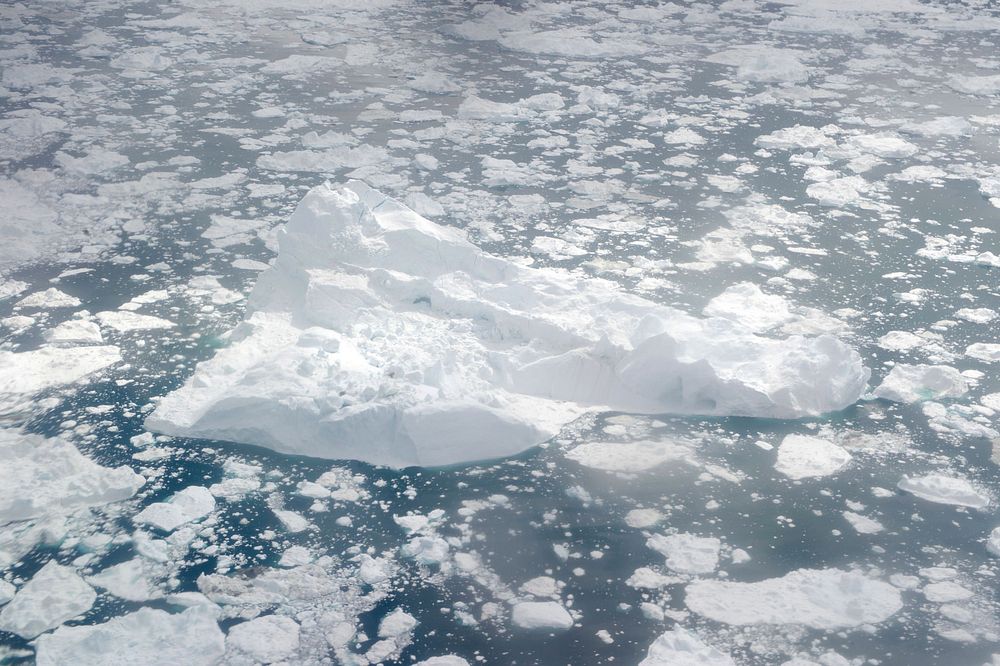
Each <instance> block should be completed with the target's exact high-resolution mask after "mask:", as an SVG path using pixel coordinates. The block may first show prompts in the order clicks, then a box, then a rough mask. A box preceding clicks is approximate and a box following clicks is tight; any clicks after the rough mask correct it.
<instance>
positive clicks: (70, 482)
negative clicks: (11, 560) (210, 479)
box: [0, 428, 145, 525]
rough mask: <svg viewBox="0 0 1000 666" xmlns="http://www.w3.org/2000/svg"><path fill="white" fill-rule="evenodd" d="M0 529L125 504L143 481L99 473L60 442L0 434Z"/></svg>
mask: <svg viewBox="0 0 1000 666" xmlns="http://www.w3.org/2000/svg"><path fill="white" fill-rule="evenodd" d="M0 459H2V460H3V464H2V465H0V525H5V524H7V523H10V522H13V521H20V520H28V519H32V518H41V517H43V516H47V515H65V514H69V513H71V512H73V511H76V510H78V509H83V508H87V507H95V506H101V505H103V504H108V503H111V502H119V501H121V500H125V499H128V498H129V497H131V496H132V495H134V494H135V493H136V491H137V490H138V489H139V488H140V487H141V486H142V485H143V483H145V479H144V478H143V477H142V476H140V475H138V474H136V473H135V472H133V471H132V470H131V469H129V468H128V467H116V468H114V469H112V468H108V467H102V466H100V465H98V464H97V463H95V462H93V461H92V460H90V458H88V457H86V456H85V455H83V454H82V453H80V452H79V451H78V450H77V448H76V447H75V446H73V444H71V443H70V442H68V441H66V440H64V439H62V438H46V437H41V436H40V435H34V434H28V433H20V432H17V431H14V430H10V429H6V428H4V429H0Z"/></svg>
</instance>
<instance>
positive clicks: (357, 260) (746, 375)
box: [147, 181, 869, 466]
mask: <svg viewBox="0 0 1000 666" xmlns="http://www.w3.org/2000/svg"><path fill="white" fill-rule="evenodd" d="M279 240H280V252H279V255H278V258H277V259H276V261H275V263H274V266H273V267H272V268H270V269H268V270H266V271H264V272H263V273H262V274H261V277H260V280H259V281H258V283H257V286H256V287H255V289H254V291H253V293H252V295H251V297H250V301H249V311H248V314H247V317H246V319H245V321H244V322H243V323H242V324H240V325H239V326H238V327H237V328H236V329H234V330H233V331H232V332H231V333H230V334H229V336H228V340H229V346H228V347H227V348H224V349H222V350H221V351H220V352H219V353H218V354H217V355H216V356H215V358H213V359H211V360H209V361H207V362H204V363H202V364H200V365H199V366H198V369H197V371H196V373H195V375H194V376H193V377H192V378H191V379H190V380H189V381H188V382H187V383H186V384H185V385H184V386H183V387H182V388H180V389H179V390H177V391H175V392H173V393H171V394H170V395H168V396H166V397H165V398H163V399H162V401H161V402H160V403H159V404H158V405H157V407H156V410H155V411H154V412H153V413H152V414H151V416H150V417H149V418H148V420H147V427H148V428H150V429H151V430H154V431H158V432H163V433H167V434H172V435H178V436H190V437H202V438H213V439H223V440H231V441H238V442H244V443H252V444H257V445H262V446H266V447H269V448H273V449H276V450H279V451H283V452H287V453H295V454H304V455H312V456H317V457H325V458H351V459H359V460H364V461H368V462H372V463H376V464H385V465H392V466H407V465H446V464H453V463H460V462H465V461H470V460H480V459H487V458H493V457H500V456H504V455H509V454H512V453H516V452H518V451H521V450H524V449H526V448H528V447H530V446H533V445H535V444H538V443H540V442H543V441H545V440H546V439H548V438H550V437H551V436H553V435H554V434H555V433H556V432H558V430H559V429H560V427H561V426H562V425H564V424H566V423H567V422H569V421H571V420H573V419H574V418H576V417H577V416H578V415H579V414H581V413H582V411H583V409H584V408H585V407H598V408H602V407H603V408H611V409H615V410H621V411H627V412H641V413H664V412H674V413H690V414H705V415H745V416H759V417H770V418H798V417H804V416H813V415H817V414H822V413H824V412H829V411H833V410H838V409H841V408H843V407H845V406H847V405H849V404H851V403H853V402H854V401H855V400H857V399H858V397H859V396H860V395H861V392H862V391H863V389H864V388H865V385H866V383H867V380H868V375H869V373H868V370H867V369H866V368H865V367H864V366H863V365H862V362H861V358H860V357H859V356H858V354H857V353H856V352H855V351H853V350H852V349H850V348H849V347H848V346H846V345H845V344H843V343H841V342H840V341H839V340H837V339H836V338H834V337H832V336H829V335H820V336H818V337H802V336H792V337H788V338H785V339H781V340H778V339H772V338H765V337H760V336H757V335H755V334H754V333H752V332H751V331H750V330H748V329H747V328H745V327H744V326H741V325H740V324H738V323H736V322H732V321H728V320H726V319H722V318H707V319H702V318H697V317H693V316H690V315H687V314H685V313H683V312H680V311H678V310H675V309H672V308H669V307H664V306H661V305H657V304H655V303H652V302H650V301H648V300H645V299H643V298H640V297H637V296H633V295H630V294H627V293H625V292H623V291H622V290H621V289H620V288H619V287H618V286H617V285H615V284H613V283H611V282H608V281H605V280H602V279H597V278H587V277H580V276H577V275H574V274H571V273H569V272H566V271H563V270H558V269H551V268H530V267H525V266H522V265H519V264H516V263H514V262H511V261H508V260H505V259H502V258H499V257H495V256H492V255H489V254H486V253H485V252H483V251H482V250H480V249H479V248H477V247H476V246H475V245H472V244H471V243H469V242H468V241H467V240H465V238H464V237H463V235H462V234H461V233H459V232H458V231H457V230H455V229H450V228H446V227H442V226H438V225H436V224H434V223H432V222H430V221H428V220H426V219H424V218H422V217H420V216H419V215H417V214H416V213H414V212H413V211H411V210H409V209H407V208H405V207H404V206H402V205H401V204H399V203H397V202H396V201H394V200H392V199H390V198H388V197H386V196H385V195H383V194H381V193H379V192H377V191H375V190H374V189H371V188H370V187H368V186H366V185H365V184H363V183H360V182H357V181H352V182H350V183H349V184H348V185H347V186H346V187H341V188H335V187H332V186H330V185H329V184H327V185H323V186H320V187H317V188H314V189H313V190H312V191H310V192H309V193H308V194H307V195H306V197H305V198H304V199H303V201H302V202H301V203H300V204H299V206H298V208H297V209H296V211H295V213H294V214H293V215H292V217H291V219H290V221H289V222H288V224H287V225H286V227H285V228H284V229H283V230H282V231H281V232H280V234H279Z"/></svg>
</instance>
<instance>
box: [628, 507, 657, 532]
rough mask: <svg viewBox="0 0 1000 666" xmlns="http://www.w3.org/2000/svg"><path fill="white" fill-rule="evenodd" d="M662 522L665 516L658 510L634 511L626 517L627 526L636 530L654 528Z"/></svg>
mask: <svg viewBox="0 0 1000 666" xmlns="http://www.w3.org/2000/svg"><path fill="white" fill-rule="evenodd" d="M661 520H663V514H662V513H660V512H659V511H657V510H656V509H632V510H631V511H629V512H628V513H627V514H626V515H625V524H626V525H628V526H629V527H634V528H636V529H642V528H644V527H652V526H653V525H655V524H656V523H658V522H660V521H661Z"/></svg>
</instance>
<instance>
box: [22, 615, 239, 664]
mask: <svg viewBox="0 0 1000 666" xmlns="http://www.w3.org/2000/svg"><path fill="white" fill-rule="evenodd" d="M224 653H225V636H224V635H223V633H222V630H221V629H219V625H218V623H217V622H216V611H213V609H212V606H211V605H198V606H193V607H191V608H188V609H187V610H185V611H184V612H183V613H168V612H166V611H162V610H157V609H153V608H140V609H139V610H138V611H136V612H134V613H129V614H128V615H123V616H121V617H116V618H112V619H111V620H109V621H107V622H104V623H103V624H90V625H83V626H76V627H60V628H59V629H57V630H56V631H55V632H53V633H51V634H46V635H45V636H42V637H41V638H39V639H38V643H37V645H36V659H37V662H38V664H39V666H58V665H60V664H76V665H78V666H107V665H108V664H112V663H115V661H116V660H120V659H122V658H123V655H127V657H126V658H127V660H128V661H130V662H131V663H136V664H147V665H148V666H172V665H174V664H186V665H187V666H212V665H213V664H217V663H218V662H219V661H220V660H221V659H222V656H223V654H224Z"/></svg>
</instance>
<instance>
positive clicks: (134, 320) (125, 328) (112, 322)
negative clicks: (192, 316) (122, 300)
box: [96, 310, 174, 333]
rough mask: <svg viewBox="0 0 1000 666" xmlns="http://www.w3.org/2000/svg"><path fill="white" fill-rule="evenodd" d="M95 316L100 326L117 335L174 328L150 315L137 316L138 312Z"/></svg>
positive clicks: (100, 313)
mask: <svg viewBox="0 0 1000 666" xmlns="http://www.w3.org/2000/svg"><path fill="white" fill-rule="evenodd" d="M96 316H97V320H98V321H99V322H101V324H103V325H104V326H107V327H108V328H111V329H114V330H116V331H118V332H119V333H127V332H129V331H145V330H150V329H157V328H173V326H174V323H173V322H172V321H167V320H166V319H161V318H160V317H153V316H151V315H144V314H139V313H138V312H129V311H128V310H117V311H107V312H98V313H97V315H96Z"/></svg>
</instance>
